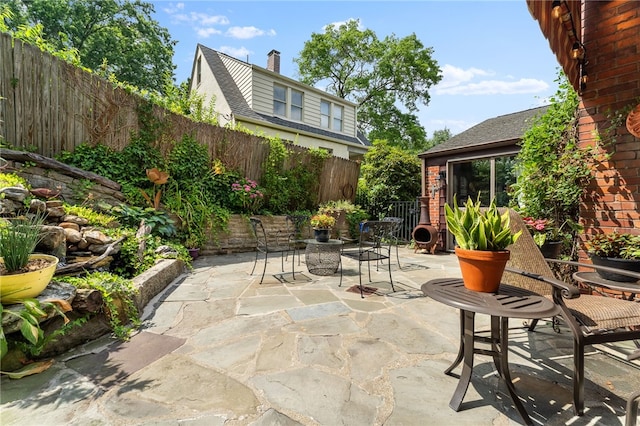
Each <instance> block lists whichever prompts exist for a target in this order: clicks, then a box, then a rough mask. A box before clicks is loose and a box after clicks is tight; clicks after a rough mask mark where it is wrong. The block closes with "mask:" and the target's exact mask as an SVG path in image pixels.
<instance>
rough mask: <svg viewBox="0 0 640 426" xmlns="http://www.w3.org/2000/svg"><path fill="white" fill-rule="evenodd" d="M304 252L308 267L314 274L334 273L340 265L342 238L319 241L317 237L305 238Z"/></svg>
mask: <svg viewBox="0 0 640 426" xmlns="http://www.w3.org/2000/svg"><path fill="white" fill-rule="evenodd" d="M304 243H305V244H306V246H307V247H306V249H305V252H304V255H305V256H304V257H305V261H306V263H307V269H308V270H309V272H310V273H311V274H314V275H333V274H335V273H336V272H337V271H338V267H339V266H340V252H341V251H342V244H343V242H342V240H329V241H327V242H319V241H316V240H315V239H308V240H304Z"/></svg>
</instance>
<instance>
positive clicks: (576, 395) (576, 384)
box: [573, 340, 584, 416]
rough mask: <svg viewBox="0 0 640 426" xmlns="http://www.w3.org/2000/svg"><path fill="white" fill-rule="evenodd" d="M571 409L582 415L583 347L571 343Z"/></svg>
mask: <svg viewBox="0 0 640 426" xmlns="http://www.w3.org/2000/svg"><path fill="white" fill-rule="evenodd" d="M573 409H574V411H575V412H576V415H578V416H582V415H583V414H584V345H582V344H579V343H578V341H577V340H574V342H573Z"/></svg>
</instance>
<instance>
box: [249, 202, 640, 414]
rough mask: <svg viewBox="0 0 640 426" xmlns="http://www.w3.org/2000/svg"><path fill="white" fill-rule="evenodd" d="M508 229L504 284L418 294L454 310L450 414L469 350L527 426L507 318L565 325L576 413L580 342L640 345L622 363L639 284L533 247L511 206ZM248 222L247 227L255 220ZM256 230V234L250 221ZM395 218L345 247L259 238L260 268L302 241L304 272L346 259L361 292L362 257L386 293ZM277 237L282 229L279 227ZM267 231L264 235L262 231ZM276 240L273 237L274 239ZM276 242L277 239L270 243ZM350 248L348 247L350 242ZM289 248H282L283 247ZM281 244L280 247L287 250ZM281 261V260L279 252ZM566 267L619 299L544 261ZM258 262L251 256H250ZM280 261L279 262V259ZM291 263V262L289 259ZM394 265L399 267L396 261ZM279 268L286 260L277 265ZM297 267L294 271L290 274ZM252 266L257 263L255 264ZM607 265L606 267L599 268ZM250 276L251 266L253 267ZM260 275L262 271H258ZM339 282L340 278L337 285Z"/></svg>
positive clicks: (580, 397)
mask: <svg viewBox="0 0 640 426" xmlns="http://www.w3.org/2000/svg"><path fill="white" fill-rule="evenodd" d="M510 218H511V228H512V231H514V232H517V231H519V230H523V231H524V232H523V234H522V237H521V238H520V239H518V241H517V242H516V243H515V244H513V245H511V246H510V247H509V250H510V252H511V259H510V260H509V263H508V264H507V268H506V270H505V273H504V275H503V279H502V284H501V285H500V288H499V290H498V292H496V293H481V292H475V291H471V290H468V289H466V288H465V287H464V285H463V282H462V280H461V279H436V280H430V281H427V282H426V283H425V284H423V285H422V291H423V293H424V294H425V295H427V296H429V297H431V298H432V299H434V300H436V301H439V302H441V303H444V304H446V305H448V306H452V307H454V308H457V309H459V310H460V336H459V350H458V355H457V357H456V359H455V360H454V361H453V363H452V364H451V365H450V366H449V367H448V368H447V369H446V370H445V374H448V375H450V374H451V372H452V370H453V369H454V368H456V367H457V366H458V365H460V364H461V363H462V364H463V365H462V373H461V375H460V379H459V383H458V386H457V388H456V390H455V392H454V395H453V397H452V398H451V401H450V404H449V405H450V407H451V408H452V409H454V410H455V411H458V410H459V409H460V405H461V403H462V400H463V398H464V396H465V394H466V390H467V388H468V385H469V382H470V380H471V375H472V371H473V357H474V355H475V354H484V355H490V356H492V358H493V361H494V364H495V367H496V370H497V372H498V374H499V376H500V378H501V379H502V381H503V382H504V383H505V385H506V386H507V389H508V392H509V395H510V396H511V399H512V401H513V404H514V407H515V408H516V410H517V411H518V413H519V414H520V416H521V417H522V419H523V421H524V423H525V424H532V421H531V419H530V418H529V415H528V414H527V412H526V410H525V409H524V407H523V405H522V403H521V401H520V399H519V397H518V396H517V394H516V390H515V386H514V385H513V383H512V380H511V377H510V374H509V366H508V332H509V327H508V320H509V318H519V319H524V320H528V321H530V323H529V324H530V325H529V326H528V330H529V331H530V332H533V331H534V330H535V327H536V325H537V323H538V321H539V320H543V319H549V320H551V321H552V323H553V324H554V329H556V330H559V329H558V324H559V321H560V320H562V322H563V323H564V324H565V325H566V326H567V327H568V328H569V330H570V331H571V334H572V339H573V357H574V363H573V364H574V371H573V380H572V382H573V407H574V411H575V413H576V414H577V415H582V414H583V413H584V382H585V372H584V354H585V347H586V346H589V345H593V344H603V343H610V342H621V341H633V342H635V343H636V346H637V348H638V349H636V350H635V351H632V352H631V353H629V354H627V359H628V360H633V359H636V358H640V344H639V343H638V342H640V303H638V302H637V301H636V300H635V295H636V294H638V293H640V281H639V282H635V283H631V284H621V283H615V282H614V283H611V282H608V280H602V279H600V278H597V277H596V276H595V274H593V273H590V272H585V271H584V269H585V268H592V269H602V268H604V267H600V266H595V265H592V264H583V263H578V262H571V261H562V260H555V259H545V258H544V257H543V256H542V254H541V252H540V251H539V249H538V248H537V246H536V244H535V242H534V241H533V238H532V237H531V236H530V234H529V233H528V232H526V225H525V223H524V222H523V220H522V218H521V217H520V216H519V215H518V214H517V212H515V211H513V210H511V211H510ZM254 223H255V222H254V220H253V219H252V224H254ZM255 224H256V226H255V228H254V229H257V230H258V231H259V232H261V233H262V232H263V231H260V226H259V224H258V223H255ZM395 226H396V224H395V223H394V222H390V221H387V222H386V223H385V222H382V221H369V222H363V223H362V224H361V228H362V231H363V232H361V236H360V239H359V240H358V241H349V242H348V243H351V244H350V245H345V241H343V240H330V241H329V242H328V243H318V242H316V241H315V240H309V239H302V240H301V239H296V238H295V237H292V235H300V234H299V233H298V234H295V231H294V233H291V232H289V234H288V235H287V236H286V239H285V240H283V241H286V244H284V245H282V244H281V245H277V244H276V245H272V246H269V247H267V246H266V245H264V244H262V243H261V242H260V238H258V242H257V249H258V251H261V252H263V253H264V254H265V268H266V261H267V256H268V254H269V253H272V252H274V250H275V248H274V247H279V248H280V249H281V250H280V251H281V254H282V253H284V252H288V251H291V245H290V241H291V240H293V241H295V242H296V243H298V244H300V243H302V244H303V245H304V246H305V251H306V261H307V266H308V268H309V272H311V273H318V274H319V275H326V274H334V273H337V272H338V270H339V271H340V274H341V278H342V260H341V257H342V256H345V257H348V258H351V259H354V260H357V261H358V273H359V276H360V277H359V287H360V293H361V296H362V297H364V292H365V287H364V286H363V284H362V275H363V271H362V263H364V262H367V264H368V270H369V281H371V275H370V268H371V266H370V265H371V264H372V263H374V262H375V267H379V266H380V265H381V264H382V265H384V267H386V268H388V270H389V281H390V284H391V287H392V290H393V291H395V288H394V287H393V278H392V274H391V261H390V259H391V257H392V255H391V253H392V247H391V245H392V244H391V242H392V241H393V229H394V227H395ZM276 234H280V236H281V238H280V240H282V237H283V236H284V233H283V232H279V233H276ZM264 235H266V233H264ZM276 240H277V238H276ZM274 241H275V240H274ZM349 246H351V247H350V248H346V247H349ZM287 247H288V248H287ZM285 249H286V250H285ZM283 259H284V257H283ZM551 261H553V262H559V263H565V264H570V265H572V266H575V267H577V268H578V269H579V272H577V273H576V274H574V275H573V278H574V279H575V280H576V282H580V283H583V284H586V285H587V286H589V288H594V289H595V292H596V293H598V292H599V289H602V288H607V289H609V290H616V291H618V292H619V293H620V297H611V295H610V294H609V293H607V292H604V293H603V295H600V294H596V295H594V294H584V293H585V292H584V290H583V291H580V289H579V287H578V286H577V285H575V284H568V283H565V282H562V281H559V280H557V279H556V278H555V277H554V274H553V272H552V270H551V268H550V266H549V262H551ZM256 262H257V254H256ZM282 262H284V260H282ZM293 263H295V262H292V264H293ZM398 264H399V265H400V262H399V258H398ZM282 265H283V266H282V268H283V270H284V263H283V264H282ZM294 268H295V266H292V272H293V274H294V278H295V271H294V270H293V269H294ZM254 269H255V263H254ZM604 269H611V268H604ZM616 271H617V272H620V273H622V274H624V275H629V276H632V277H634V278H636V279H638V280H640V274H638V273H634V272H627V271H618V270H616ZM252 273H253V271H252ZM263 278H264V270H263V276H262V278H261V282H262V279H263ZM341 284H342V279H341V280H340V285H341ZM478 313H479V314H486V315H490V316H491V327H490V330H489V331H488V332H489V337H487V336H486V335H483V332H480V331H477V330H475V326H474V318H475V315H476V314H478ZM478 342H484V343H488V344H489V346H490V348H489V349H480V348H477V347H476V343H478ZM639 403H640V392H638V393H636V394H633V395H631V396H630V397H629V399H628V404H627V426H632V425H635V424H636V419H637V412H638V404H639Z"/></svg>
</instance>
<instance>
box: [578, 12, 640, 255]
mask: <svg viewBox="0 0 640 426" xmlns="http://www.w3.org/2000/svg"><path fill="white" fill-rule="evenodd" d="M582 28H584V33H583V40H584V45H585V47H586V57H587V60H588V61H589V62H588V63H587V73H588V76H589V80H588V82H587V86H586V88H585V89H584V91H583V93H582V104H581V108H582V110H581V114H580V120H579V139H580V144H581V146H582V147H583V148H586V147H588V146H598V147H599V149H600V153H601V154H603V155H602V156H601V158H600V160H601V162H599V163H597V164H596V165H595V167H594V179H593V181H592V183H591V185H590V186H589V187H588V188H587V193H586V195H585V197H584V199H583V201H584V202H583V204H582V206H581V217H582V222H583V225H584V226H585V239H588V235H589V234H592V233H596V232H602V231H603V232H606V233H609V232H613V231H616V230H617V231H620V232H633V233H640V215H639V212H638V202H639V200H640V193H639V191H638V189H639V187H640V172H639V171H640V155H639V154H640V140H638V139H637V138H635V137H634V136H633V135H631V134H629V133H628V132H627V130H626V127H625V119H626V115H627V114H628V112H629V111H630V109H631V108H633V107H635V106H636V105H638V104H639V103H640V51H639V45H640V2H637V1H615V0H614V1H585V2H583V14H582ZM612 112H614V113H617V114H619V115H620V117H621V120H619V126H616V127H615V128H612V126H611V120H610V118H611V117H612V114H611V113H612ZM612 138H614V139H615V143H610V142H611V141H612ZM607 144H608V145H607ZM607 156H609V158H607ZM583 257H584V255H583Z"/></svg>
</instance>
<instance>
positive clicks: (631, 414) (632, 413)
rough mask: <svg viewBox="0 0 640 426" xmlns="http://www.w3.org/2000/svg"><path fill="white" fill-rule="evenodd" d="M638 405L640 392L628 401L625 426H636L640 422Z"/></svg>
mask: <svg viewBox="0 0 640 426" xmlns="http://www.w3.org/2000/svg"><path fill="white" fill-rule="evenodd" d="M638 403H640V391H638V392H636V393H634V394H633V395H631V396H630V397H629V399H628V400H627V417H626V421H625V423H624V424H625V426H636V423H637V421H638Z"/></svg>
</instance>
